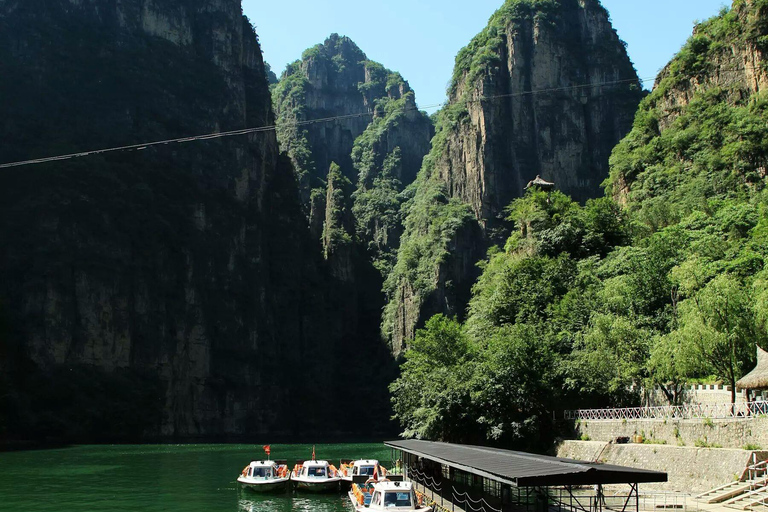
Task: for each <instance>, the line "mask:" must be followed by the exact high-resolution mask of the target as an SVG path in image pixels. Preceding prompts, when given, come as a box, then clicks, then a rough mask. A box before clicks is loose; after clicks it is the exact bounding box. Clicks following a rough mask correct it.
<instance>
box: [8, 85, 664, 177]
mask: <svg viewBox="0 0 768 512" xmlns="http://www.w3.org/2000/svg"><path fill="white" fill-rule="evenodd" d="M652 78H655V77H652ZM644 80H648V79H647V78H645V79H644V78H628V79H624V80H614V81H610V82H601V83H590V84H580V85H571V86H564V87H554V88H548V89H537V90H531V91H521V92H516V93H509V94H496V95H490V96H481V97H479V98H474V99H468V100H462V101H459V102H457V103H462V104H471V103H479V102H483V101H491V100H498V99H503V98H516V97H524V96H533V95H537V94H550V93H554V92H564V91H570V90H579V89H586V88H593V87H598V88H599V87H608V86H611V85H622V84H639V83H640V82H643V81H644ZM448 103H449V102H443V103H436V104H433V105H427V106H424V107H418V106H416V107H407V108H403V109H402V111H403V112H407V111H418V110H426V109H431V108H439V107H443V106H445V105H447V104H448ZM374 115H375V112H373V111H372V112H361V113H357V114H347V115H341V116H333V117H325V118H319V119H309V120H305V121H295V122H292V123H287V124H286V125H284V126H286V127H291V126H293V127H301V126H309V125H313V124H319V123H327V122H331V121H341V120H345V119H355V118H360V117H367V116H374ZM276 129H277V125H269V126H259V127H254V128H244V129H240V130H231V131H226V132H216V133H207V134H203V135H195V136H191V137H179V138H175V139H167V140H160V141H155V142H143V143H139V144H129V145H126V146H117V147H111V148H104V149H96V150H91V151H82V152H78V153H69V154H65V155H58V156H50V157H44V158H35V159H30V160H21V161H18V162H9V163H4V164H0V169H9V168H12V167H21V166H27V165H35V164H43V163H49V162H59V161H62V160H71V159H75V158H83V157H87V156H93V155H103V154H107V153H116V152H120V151H143V150H145V149H147V148H150V147H155V146H163V145H167V144H185V143H188V142H196V141H203V140H213V139H221V138H225V137H234V136H238V135H250V134H255V133H264V132H271V131H275V130H276Z"/></svg>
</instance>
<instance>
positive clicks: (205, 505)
mask: <svg viewBox="0 0 768 512" xmlns="http://www.w3.org/2000/svg"><path fill="white" fill-rule="evenodd" d="M316 450H317V458H318V459H325V460H329V461H331V462H332V463H333V464H336V465H338V462H339V459H340V458H350V459H352V458H376V459H379V460H380V461H381V462H382V464H383V465H385V466H389V465H390V458H391V456H390V455H391V454H390V450H389V448H387V447H386V446H384V445H383V444H331V445H317V446H316ZM311 453H312V445H276V444H273V445H272V457H273V458H275V459H288V463H289V464H290V465H291V467H293V464H294V462H295V461H297V460H304V459H308V458H309V457H310V456H311ZM263 458H264V452H263V450H262V448H261V445H258V446H256V445H211V444H199V445H141V446H124V445H118V446H76V447H71V448H63V449H58V450H40V451H28V452H10V453H0V510H1V511H3V512H48V511H56V512H75V511H76V512H80V511H82V512H102V511H104V512H107V511H109V512H118V511H147V512H159V511H166V512H177V511H178V512H198V511H200V512H202V511H205V512H220V511H221V512H285V511H313V512H341V511H344V512H350V511H351V510H352V506H351V505H350V504H349V501H348V499H347V498H346V496H345V495H342V494H340V493H332V494H321V495H316V494H305V493H296V492H286V493H284V494H272V495H261V494H257V493H254V492H253V491H249V490H247V489H240V488H239V485H238V484H237V482H236V478H237V476H238V475H239V473H240V471H241V470H242V469H243V467H244V466H245V465H247V464H248V463H249V462H250V461H251V460H254V459H257V460H258V459H263Z"/></svg>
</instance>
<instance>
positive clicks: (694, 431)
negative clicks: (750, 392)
mask: <svg viewBox="0 0 768 512" xmlns="http://www.w3.org/2000/svg"><path fill="white" fill-rule="evenodd" d="M576 432H577V435H578V436H579V437H581V438H582V439H585V440H591V441H607V442H610V441H614V440H615V439H616V438H618V437H630V438H631V437H632V436H634V435H642V436H643V437H644V438H645V439H646V440H650V441H651V442H654V443H666V444H667V445H671V446H696V445H697V444H698V445H699V446H709V447H721V448H739V449H753V450H761V449H766V450H768V418H766V417H760V418H750V419H728V420H709V419H695V420H671V419H668V420H582V421H579V422H577V423H576Z"/></svg>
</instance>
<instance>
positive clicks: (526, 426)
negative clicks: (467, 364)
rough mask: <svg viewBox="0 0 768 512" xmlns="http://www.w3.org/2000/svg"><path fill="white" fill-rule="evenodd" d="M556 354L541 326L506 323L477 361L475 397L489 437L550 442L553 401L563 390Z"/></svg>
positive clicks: (525, 444) (527, 443)
mask: <svg viewBox="0 0 768 512" xmlns="http://www.w3.org/2000/svg"><path fill="white" fill-rule="evenodd" d="M555 363H556V358H555V354H554V352H553V351H552V349H551V348H550V346H549V343H547V341H546V337H545V335H544V332H543V330H542V328H541V326H536V325H532V324H515V325H509V326H505V327H502V328H500V329H498V330H497V331H496V333H495V334H494V335H493V336H492V337H491V338H490V339H489V340H488V341H487V347H485V349H484V350H483V351H482V355H481V357H480V362H479V363H478V365H477V368H476V371H475V375H474V381H473V386H472V401H473V404H474V405H475V406H476V407H477V408H478V409H479V413H478V416H477V424H478V425H479V426H480V427H481V428H482V429H483V431H484V436H485V438H486V439H488V440H491V441H493V442H496V443H502V444H503V445H505V446H510V445H511V446H520V447H526V448H531V444H532V443H536V444H539V445H540V447H542V448H546V444H547V441H546V439H547V428H546V427H547V426H549V419H550V417H549V414H548V411H549V410H550V409H551V404H552V403H554V401H555V399H556V397H557V395H558V393H557V392H556V391H555V390H556V389H557V387H558V386H557V385H555V381H556V372H557V370H556V364H555Z"/></svg>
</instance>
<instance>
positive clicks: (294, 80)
mask: <svg viewBox="0 0 768 512" xmlns="http://www.w3.org/2000/svg"><path fill="white" fill-rule="evenodd" d="M273 99H274V104H275V109H276V113H277V115H278V127H279V130H278V138H279V140H280V144H281V147H282V148H283V149H285V150H286V151H287V152H288V154H289V155H290V156H291V159H292V161H293V163H294V167H295V169H296V172H297V176H298V179H299V181H300V183H301V187H302V196H303V198H304V201H305V203H307V204H308V207H307V210H308V213H309V218H310V224H311V225H312V226H313V233H317V232H318V228H319V227H320V223H319V219H320V218H322V217H324V215H323V213H322V212H321V211H319V210H318V208H319V207H320V205H321V202H322V201H321V200H320V192H319V191H320V190H322V191H323V192H325V188H326V182H325V179H326V173H327V172H328V169H329V167H330V166H331V164H332V163H336V164H337V165H338V166H339V168H340V171H341V173H342V175H343V176H345V177H346V178H347V179H349V180H350V181H351V182H352V184H353V185H354V187H355V188H356V191H355V193H354V196H353V198H352V202H351V203H350V205H351V208H352V210H354V218H355V220H354V222H355V225H356V227H355V229H354V232H355V234H356V236H357V239H358V242H359V244H361V246H362V247H361V248H362V249H363V250H364V251H365V252H367V258H366V259H367V261H368V264H370V263H371V262H372V263H373V265H374V266H375V267H376V268H377V269H378V270H379V271H380V272H381V273H382V274H383V275H386V274H387V273H388V271H389V269H390V268H391V266H392V264H393V262H394V255H395V251H396V250H397V247H398V245H399V241H400V234H401V233H402V228H401V225H402V217H401V216H400V205H401V203H402V199H401V198H400V197H399V194H400V192H402V191H403V189H404V187H405V186H407V185H409V184H410V183H411V182H413V180H414V179H415V178H416V174H417V173H418V170H419V168H420V167H421V163H422V160H423V158H424V155H426V153H427V152H428V151H429V142H430V139H431V137H432V134H433V130H432V124H431V122H430V120H429V118H428V117H427V116H426V114H424V113H422V112H420V111H419V110H418V108H417V106H416V99H415V95H414V92H413V91H412V90H411V88H410V86H409V85H408V82H407V81H405V80H404V79H403V77H402V76H400V74H399V73H396V72H393V71H390V70H388V69H386V68H385V67H384V66H382V65H381V64H379V63H377V62H374V61H371V60H369V59H368V58H367V57H366V56H365V54H364V53H363V52H362V51H361V50H360V48H358V47H357V46H356V45H355V43H354V42H352V41H351V40H350V39H349V38H347V37H341V36H339V35H337V34H333V35H331V36H330V37H329V38H328V39H327V40H326V41H325V42H324V43H323V44H320V45H317V46H315V47H313V48H310V49H308V50H307V51H305V52H304V55H303V56H302V59H301V60H299V61H296V62H294V63H293V64H291V65H289V66H288V68H287V69H286V71H285V72H284V73H283V76H282V78H281V80H280V83H279V84H278V85H277V86H276V87H275V88H274V91H273ZM337 117H341V118H340V119H333V120H330V121H322V122H316V123H310V124H298V125H297V123H303V122H306V121H312V120H318V119H320V120H322V119H327V118H337ZM313 191H318V192H313ZM349 272H352V269H349ZM373 286H375V285H373Z"/></svg>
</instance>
